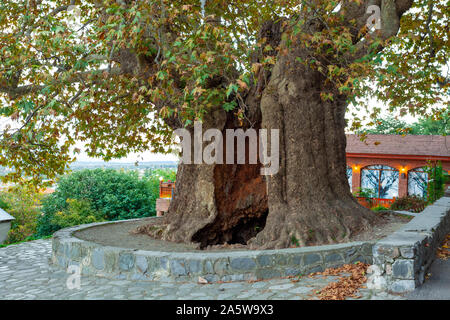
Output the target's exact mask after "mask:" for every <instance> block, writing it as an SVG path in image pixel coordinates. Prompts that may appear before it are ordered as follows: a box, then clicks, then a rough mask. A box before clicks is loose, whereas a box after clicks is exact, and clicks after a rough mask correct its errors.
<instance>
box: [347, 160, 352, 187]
mask: <svg viewBox="0 0 450 320" xmlns="http://www.w3.org/2000/svg"><path fill="white" fill-rule="evenodd" d="M352 177H353V170H352V168H350V167H348V166H347V180H348V185H349V186H350V190H352Z"/></svg>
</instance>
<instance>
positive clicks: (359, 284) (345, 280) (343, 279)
mask: <svg viewBox="0 0 450 320" xmlns="http://www.w3.org/2000/svg"><path fill="white" fill-rule="evenodd" d="M368 267H369V264H365V263H362V262H358V263H356V264H346V265H343V266H342V267H339V268H333V269H332V268H328V269H325V271H323V272H316V273H313V274H311V275H310V276H311V277H316V276H319V275H320V276H340V277H339V278H338V281H337V282H332V283H330V284H328V285H327V286H325V287H324V288H322V289H321V290H319V291H317V292H316V296H317V297H318V298H319V299H320V300H345V299H346V298H348V297H351V298H355V299H360V298H361V297H362V296H357V295H356V293H357V292H358V290H359V289H361V288H363V287H365V286H364V283H366V281H367V278H366V277H365V274H366V272H367V268H368ZM342 274H350V276H342Z"/></svg>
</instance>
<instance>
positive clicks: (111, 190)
mask: <svg viewBox="0 0 450 320" xmlns="http://www.w3.org/2000/svg"><path fill="white" fill-rule="evenodd" d="M160 176H162V177H163V178H165V179H170V178H172V179H173V178H174V177H175V173H174V171H173V170H163V169H156V170H151V171H150V170H148V171H147V172H146V173H145V175H144V177H143V178H142V179H139V176H138V172H136V171H127V172H125V171H116V170H113V169H107V170H103V169H95V170H82V171H77V172H74V173H72V174H70V175H67V176H64V177H62V178H61V179H60V180H59V182H58V186H57V188H56V191H55V192H54V193H53V194H51V195H49V196H47V197H46V198H45V199H43V201H42V204H43V206H42V211H43V213H44V215H43V216H42V217H40V218H39V221H38V227H37V234H38V235H39V236H47V235H51V234H52V233H54V232H55V231H57V230H59V229H61V228H63V227H66V226H72V225H76V224H83V223H89V222H94V221H101V220H110V221H111V220H124V219H134V218H141V217H148V216H152V215H155V213H156V211H155V203H156V199H157V198H158V197H159V178H160ZM74 201H75V202H74ZM78 222H79V223H78Z"/></svg>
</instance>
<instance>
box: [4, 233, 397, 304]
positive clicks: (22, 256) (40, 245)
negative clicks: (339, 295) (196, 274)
mask: <svg viewBox="0 0 450 320" xmlns="http://www.w3.org/2000/svg"><path fill="white" fill-rule="evenodd" d="M50 260H51V240H36V241H30V242H25V243H21V244H17V245H11V246H8V247H5V248H0V299H7V300H23V299H33V300H34V299H50V300H104V299H108V300H110V299H119V300H127V299H131V300H145V299H147V300H160V299H163V300H234V299H239V300H241V299H242V300H286V299H290V300H305V299H311V298H313V297H312V294H313V293H314V292H316V291H318V290H320V289H321V288H323V287H324V286H326V285H327V284H328V283H330V282H332V281H336V280H337V277H318V278H315V279H311V278H309V277H303V278H301V279H300V281H298V282H292V281H291V280H289V279H271V280H265V281H257V282H233V283H215V284H205V285H201V284H196V283H174V282H162V281H154V282H142V281H141V282H139V281H132V280H112V279H107V278H101V277H94V276H85V275H82V276H81V285H80V289H76V288H75V289H72V290H70V289H69V288H68V287H67V280H68V278H69V277H70V276H71V274H70V273H68V272H66V270H62V269H61V268H59V267H55V266H53V265H51V264H50ZM360 294H361V295H362V298H361V299H402V297H401V296H393V295H388V294H386V293H384V292H381V291H376V290H368V289H362V290H361V291H360Z"/></svg>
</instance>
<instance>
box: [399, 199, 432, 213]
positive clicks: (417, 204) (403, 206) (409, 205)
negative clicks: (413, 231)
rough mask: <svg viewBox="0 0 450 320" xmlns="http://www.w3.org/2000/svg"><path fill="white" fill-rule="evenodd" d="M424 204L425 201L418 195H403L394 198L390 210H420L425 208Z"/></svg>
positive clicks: (425, 203)
mask: <svg viewBox="0 0 450 320" xmlns="http://www.w3.org/2000/svg"><path fill="white" fill-rule="evenodd" d="M426 205H427V202H426V201H425V200H424V199H422V198H420V197H418V196H405V197H401V198H398V199H396V200H395V201H394V203H393V204H392V205H391V210H405V211H411V212H421V211H423V209H425V206H426Z"/></svg>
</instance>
